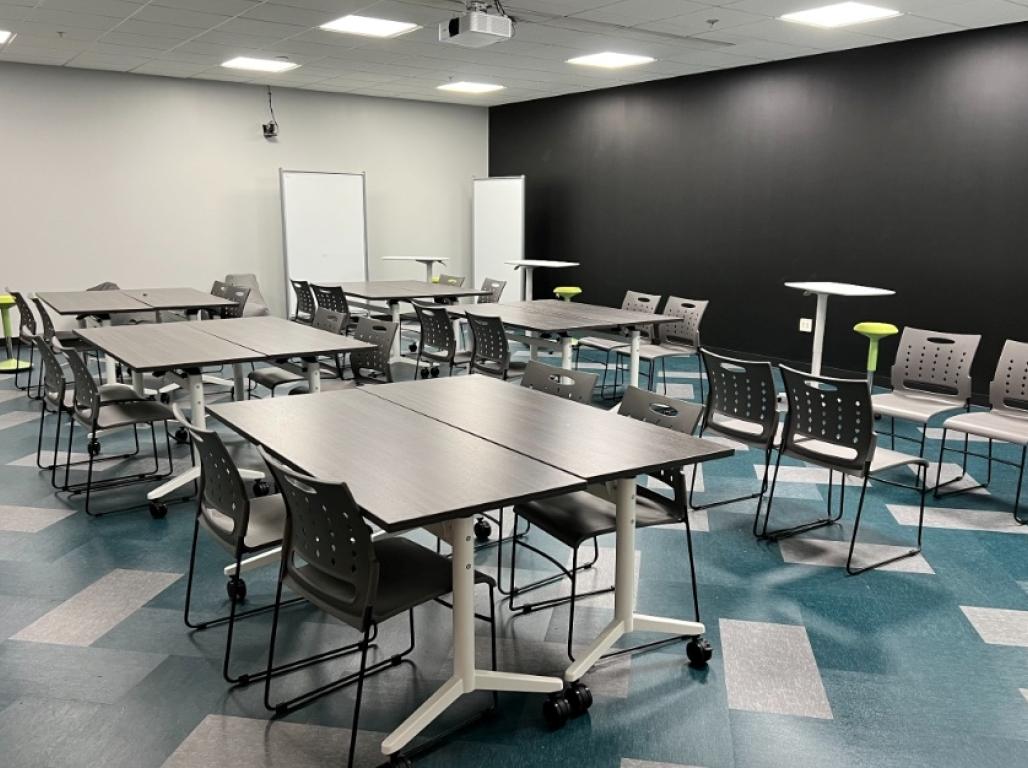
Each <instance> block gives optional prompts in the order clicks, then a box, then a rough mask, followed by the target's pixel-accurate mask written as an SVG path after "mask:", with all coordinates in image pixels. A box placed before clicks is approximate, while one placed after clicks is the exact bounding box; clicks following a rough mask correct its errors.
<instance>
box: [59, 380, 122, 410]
mask: <svg viewBox="0 0 1028 768" xmlns="http://www.w3.org/2000/svg"><path fill="white" fill-rule="evenodd" d="M139 399H140V398H139V394H138V393H137V392H136V390H134V389H132V387H130V386H129V385H128V384H104V385H102V386H101V387H100V402H101V403H114V402H119V401H121V402H125V401H128V400H139ZM74 407H75V393H74V392H73V391H72V390H70V389H69V390H66V391H65V393H64V408H65V410H67V411H70V410H71V409H72V408H74Z"/></svg>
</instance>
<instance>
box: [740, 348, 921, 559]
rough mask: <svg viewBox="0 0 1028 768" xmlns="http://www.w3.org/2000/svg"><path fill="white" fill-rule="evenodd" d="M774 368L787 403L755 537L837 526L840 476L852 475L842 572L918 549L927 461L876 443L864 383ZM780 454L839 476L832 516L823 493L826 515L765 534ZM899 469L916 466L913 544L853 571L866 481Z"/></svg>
mask: <svg viewBox="0 0 1028 768" xmlns="http://www.w3.org/2000/svg"><path fill="white" fill-rule="evenodd" d="M780 370H781V372H782V380H783V381H784V383H785V394H786V397H788V399H789V410H788V412H787V413H786V414H785V427H784V429H783V431H782V439H781V447H780V448H779V450H778V458H777V460H776V461H775V469H774V473H773V474H772V477H771V491H770V493H769V495H768V498H767V511H766V512H765V513H764V525H763V528H762V530H761V533H760V536H762V537H764V538H767V539H772V540H779V539H783V538H786V537H788V536H794V535H795V534H797V533H803V532H804V531H810V530H814V529H815V528H821V527H823V526H826V525H832V524H834V523H836V522H838V521H839V520H840V519H841V518H842V515H843V513H844V512H845V505H846V478H847V477H857V478H860V480H861V481H862V483H861V487H860V501H859V502H858V503H857V513H856V517H855V518H854V521H853V536H852V538H851V539H850V548H849V555H848V556H847V558H846V571H847V573H849V574H851V575H854V574H858V573H863V572H864V571H869V570H871V569H872V568H877V567H879V566H882V565H886V564H887V563H893V562H896V561H897V560H902V559H903V558H906V557H912V556H913V555H916V554H918V553H919V552H920V551H921V533H922V529H923V525H924V497H925V490H924V488H925V480H926V475H927V473H928V460H927V459H924V458H922V457H920V456H910V455H908V454H905V453H900V452H898V451H893V450H889V449H887V448H881V447H879V446H878V445H877V442H876V441H877V436H876V435H875V432H874V412H873V409H872V402H871V390H870V388H869V387H868V383H867V380H866V379H836V378H832V377H829V376H814V375H813V374H811V373H807V372H806V371H797V370H794V369H792V368H789V367H787V366H784V365H783V366H780ZM782 456H791V457H793V458H797V459H801V460H802V461H805V462H807V463H808V464H813V465H814V466H818V467H824V468H825V469H828V470H830V471H832V472H835V471H837V472H839V473H840V474H841V480H840V483H839V512H838V514H833V512H832V507H831V502H832V496H831V493H829V495H828V515H827V517H825V518H822V519H819V520H814V521H812V522H808V523H803V524H800V525H795V526H792V527H790V528H780V529H778V530H770V531H769V530H768V521H769V520H770V518H771V505H772V503H773V502H774V497H775V485H776V483H777V481H778V469H779V467H780V466H781V463H782ZM905 466H912V467H915V468H916V471H917V475H918V477H917V479H918V481H919V487H917V488H915V489H914V491H915V492H916V493H917V494H918V496H919V497H920V514H919V518H918V524H917V546H916V548H914V549H911V550H908V551H907V552H905V553H903V554H901V555H897V556H895V557H890V558H886V559H884V560H880V561H878V562H876V563H872V564H871V565H866V566H862V567H860V568H854V567H853V550H854V547H855V546H856V543H857V533H858V531H859V529H860V516H861V513H862V512H863V510H864V496H865V494H866V493H867V486H868V482H869V481H870V480H871V478H872V477H873V476H875V475H877V474H879V473H882V472H885V471H888V470H890V469H896V468H898V467H905ZM829 483H831V475H829ZM829 487H831V486H829Z"/></svg>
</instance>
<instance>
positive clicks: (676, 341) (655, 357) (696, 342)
mask: <svg viewBox="0 0 1028 768" xmlns="http://www.w3.org/2000/svg"><path fill="white" fill-rule="evenodd" d="M709 304H710V302H709V301H703V300H701V299H683V298H680V297H678V296H669V297H668V300H667V303H666V304H665V305H664V309H663V310H662V311H663V314H665V315H670V316H671V317H677V318H681V319H679V320H678V321H677V322H674V323H664V324H663V325H661V326H660V327H659V329H658V331H659V333H658V335H659V337H660V341H659V343H657V344H653V343H650V344H640V345H639V359H640V360H643V361H645V362H646V363H647V364H648V369H647V376H646V379H647V382H648V383H649V388H650V389H655V378H656V377H655V373H656V370H655V369H656V367H657V363H658V362H659V363H660V366H661V377H662V378H663V380H664V394H665V395H666V394H667V361H668V358H673V357H696V356H698V355H699V349H700V323H701V322H703V314H704V313H705V312H706V311H707V306H708V305H709ZM614 353H615V354H616V355H617V356H618V372H620V369H621V367H622V363H624V362H625V360H626V358H628V356H629V355H630V354H631V351H630V350H629V349H628V348H626V347H618V348H617V349H615V350H614ZM618 372H616V373H615V375H614V380H615V385H616V382H617V379H618ZM698 381H699V385H700V402H701V403H702V402H703V401H704V399H705V394H704V387H703V367H702V365H701V366H700V370H699V379H698Z"/></svg>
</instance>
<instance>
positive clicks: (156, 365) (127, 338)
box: [77, 317, 374, 511]
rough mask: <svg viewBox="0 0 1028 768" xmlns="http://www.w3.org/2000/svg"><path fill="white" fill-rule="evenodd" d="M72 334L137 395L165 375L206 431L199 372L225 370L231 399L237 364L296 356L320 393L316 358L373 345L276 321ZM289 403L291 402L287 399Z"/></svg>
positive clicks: (156, 492)
mask: <svg viewBox="0 0 1028 768" xmlns="http://www.w3.org/2000/svg"><path fill="white" fill-rule="evenodd" d="M77 333H78V335H79V336H81V337H82V338H84V339H86V340H87V341H88V342H89V343H90V344H92V345H93V346H95V347H97V348H98V349H100V350H101V351H102V352H103V353H104V354H105V355H107V357H108V359H113V360H117V361H118V362H120V363H121V364H122V365H124V366H125V367H126V368H128V369H130V370H131V371H132V385H133V387H135V389H136V391H137V392H139V393H140V394H143V374H145V373H155V374H168V375H170V376H171V377H172V378H173V379H176V380H177V383H178V384H179V386H180V387H182V388H183V389H185V390H186V391H188V392H189V398H190V411H189V420H190V422H191V423H192V425H193V426H195V427H197V428H198V429H206V425H207V422H206V402H205V394H204V386H203V374H202V369H203V368H204V367H207V366H213V365H231V366H232V369H233V382H234V383H233V394H234V397H235V398H236V399H240V400H241V399H242V398H243V394H244V393H245V392H246V383H245V379H244V375H243V367H242V366H243V364H244V363H253V362H257V361H263V360H282V359H287V358H291V357H299V358H302V359H303V360H304V365H305V370H306V374H307V382H308V386H309V388H310V391H311V392H319V391H320V390H321V365H320V363H319V362H318V359H317V357H316V356H317V355H321V354H326V355H327V354H337V353H339V354H342V353H345V352H352V351H354V350H358V349H371V348H373V346H374V345H372V344H368V343H366V342H362V341H357V340H355V339H352V338H349V337H347V336H342V335H340V334H336V333H329V332H328V331H321V330H318V329H316V328H311V327H308V326H302V325H300V324H298V323H293V322H291V321H289V320H283V319H282V318H277V317H247V318H236V319H231V320H207V321H204V322H201V323H147V324H143V325H122V326H114V327H101V328H81V329H79V330H78V331H77ZM293 399H295V398H293ZM242 473H243V477H245V478H247V479H257V478H261V477H263V474H262V473H260V472H251V471H249V470H242ZM199 475H200V470H199V467H191V468H190V469H188V470H186V471H185V472H183V473H182V474H180V475H177V476H176V477H174V478H172V479H171V480H169V481H167V482H166V483H164V484H162V485H160V486H158V487H157V488H154V489H153V490H151V491H150V492H149V493H148V494H147V499H148V500H149V501H150V502H151V503H152V504H154V505H155V506H154V507H153V508H152V509H153V510H154V511H160V509H159V508H158V507H157V506H156V505H157V503H158V500H159V499H162V498H164V497H165V496H167V495H168V494H169V493H171V492H172V491H175V490H177V489H178V488H181V487H182V486H183V485H186V484H187V483H191V482H192V481H193V480H195V479H196V478H197V477H199Z"/></svg>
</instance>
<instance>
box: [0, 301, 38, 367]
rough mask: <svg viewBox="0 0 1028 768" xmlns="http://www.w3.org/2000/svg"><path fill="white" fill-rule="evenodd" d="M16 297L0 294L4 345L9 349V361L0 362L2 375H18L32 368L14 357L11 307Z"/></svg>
mask: <svg viewBox="0 0 1028 768" xmlns="http://www.w3.org/2000/svg"><path fill="white" fill-rule="evenodd" d="M13 306H14V297H13V296H11V295H10V294H9V293H0V317H2V318H3V324H4V345H5V346H6V347H7V359H6V360H0V373H16V372H18V371H24V370H26V369H28V368H31V367H32V366H30V365H29V364H28V363H27V362H25V361H23V360H19V359H18V358H17V357H15V356H14V342H13V341H12V336H11V307H13Z"/></svg>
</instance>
